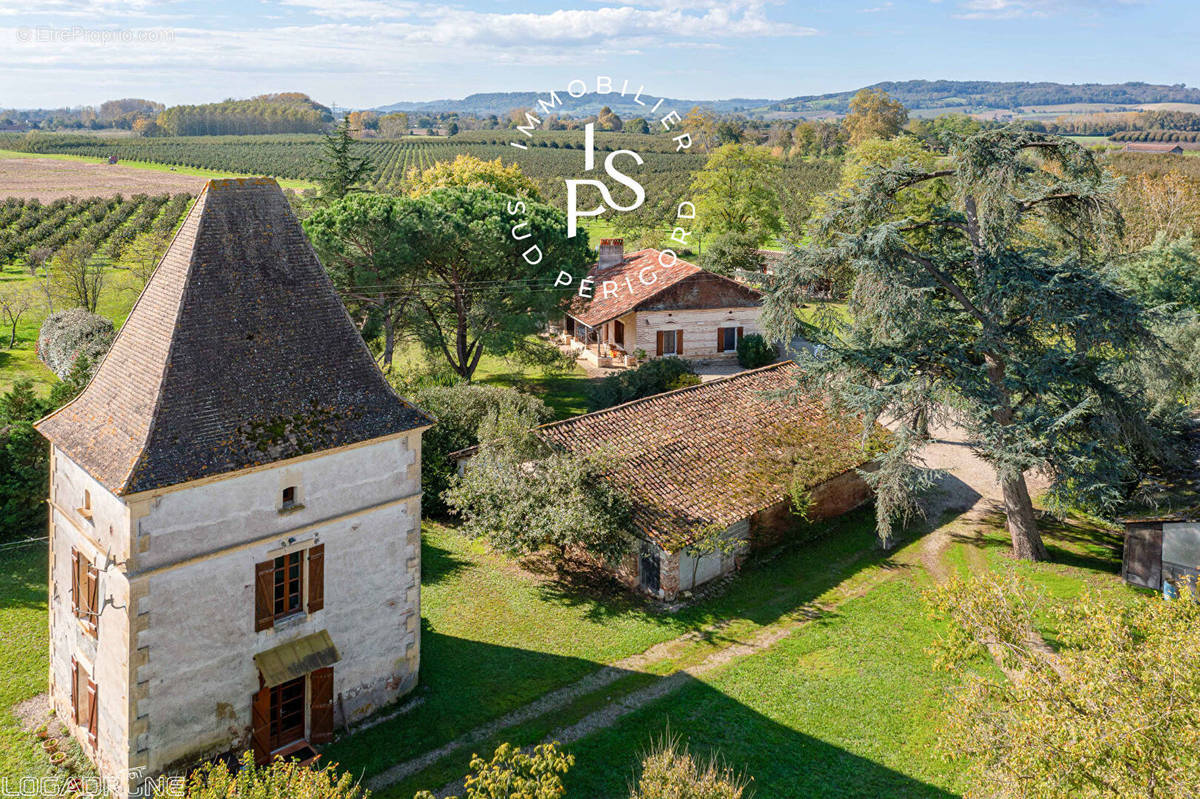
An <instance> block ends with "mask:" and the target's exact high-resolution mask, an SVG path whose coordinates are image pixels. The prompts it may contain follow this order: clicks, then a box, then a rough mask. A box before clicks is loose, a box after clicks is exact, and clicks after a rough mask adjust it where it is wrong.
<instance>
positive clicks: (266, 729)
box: [250, 678, 271, 766]
mask: <svg viewBox="0 0 1200 799" xmlns="http://www.w3.org/2000/svg"><path fill="white" fill-rule="evenodd" d="M260 682H261V678H260ZM250 745H251V747H252V748H253V749H254V762H255V763H257V764H258V765H260V766H262V765H265V764H267V763H268V762H270V760H271V689H270V688H268V687H267V686H266V685H263V686H262V687H261V688H259V690H258V693H256V694H254V696H252V697H251V698H250Z"/></svg>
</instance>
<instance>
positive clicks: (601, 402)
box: [588, 356, 700, 411]
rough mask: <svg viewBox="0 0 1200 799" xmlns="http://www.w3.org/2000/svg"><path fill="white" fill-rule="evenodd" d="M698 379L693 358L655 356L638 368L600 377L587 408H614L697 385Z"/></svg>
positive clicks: (593, 409) (596, 409)
mask: <svg viewBox="0 0 1200 799" xmlns="http://www.w3.org/2000/svg"><path fill="white" fill-rule="evenodd" d="M699 382H700V378H699V377H698V376H697V375H696V370H695V369H694V368H692V364H691V362H690V361H685V360H684V359H683V358H676V357H674V356H672V357H668V358H656V359H654V360H652V361H646V362H645V363H643V364H642V365H641V366H639V367H638V368H636V369H628V370H626V371H624V372H617V373H615V374H611V375H609V376H608V377H606V378H604V379H603V380H601V381H600V384H599V385H598V386H597V387H596V388H595V389H593V390H592V393H591V396H589V397H588V410H592V411H598V410H602V409H604V408H611V407H612V406H614V405H620V404H621V403H622V402H631V401H633V400H635V399H641V398H642V397H649V396H653V395H654V394H661V393H662V392H664V391H670V390H672V389H676V388H682V387H684V386H693V385H697V384H699Z"/></svg>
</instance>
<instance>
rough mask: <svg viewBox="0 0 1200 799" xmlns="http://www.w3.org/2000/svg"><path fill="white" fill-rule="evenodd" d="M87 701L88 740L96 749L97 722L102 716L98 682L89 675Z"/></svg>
mask: <svg viewBox="0 0 1200 799" xmlns="http://www.w3.org/2000/svg"><path fill="white" fill-rule="evenodd" d="M87 703H88V715H87V742H88V746H90V747H92V748H93V749H95V748H96V733H97V727H98V726H99V724H98V723H97V722H98V719H99V717H100V712H99V709H98V708H97V705H98V703H97V702H96V683H94V682H92V678H91V677H88V681H87Z"/></svg>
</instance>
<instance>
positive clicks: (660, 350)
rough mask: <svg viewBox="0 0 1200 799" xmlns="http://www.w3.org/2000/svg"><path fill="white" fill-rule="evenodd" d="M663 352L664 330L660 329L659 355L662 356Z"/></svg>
mask: <svg viewBox="0 0 1200 799" xmlns="http://www.w3.org/2000/svg"><path fill="white" fill-rule="evenodd" d="M662 352H663V332H662V331H661V330H660V331H658V355H659V356H660V357H661V356H662Z"/></svg>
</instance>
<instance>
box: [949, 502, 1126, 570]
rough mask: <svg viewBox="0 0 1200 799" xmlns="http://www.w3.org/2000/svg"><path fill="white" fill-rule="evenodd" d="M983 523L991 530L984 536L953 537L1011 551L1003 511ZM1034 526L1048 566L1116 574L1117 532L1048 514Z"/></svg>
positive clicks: (1119, 546) (1119, 542) (1119, 547)
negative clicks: (1046, 557)
mask: <svg viewBox="0 0 1200 799" xmlns="http://www.w3.org/2000/svg"><path fill="white" fill-rule="evenodd" d="M983 522H984V524H986V525H987V526H988V527H989V528H991V529H989V530H988V531H987V532H986V534H985V535H983V536H978V537H972V536H956V537H955V538H956V540H958V541H960V542H962V543H964V544H968V545H970V546H974V547H978V548H980V549H999V550H1005V551H1009V550H1011V548H1012V542H1011V541H1010V540H1009V538H1008V533H1007V530H1006V527H1005V524H1006V522H1005V516H1004V513H1003V511H992V512H990V513H988V514H987V515H985V516H984V517H983ZM1037 524H1038V529H1039V530H1040V531H1041V534H1042V542H1043V543H1044V544H1045V545H1046V552H1047V554H1049V556H1050V562H1051V563H1057V564H1061V565H1063V566H1072V567H1074V568H1077V569H1086V570H1088V571H1096V572H1106V573H1110V574H1116V573H1118V572H1120V570H1121V552H1122V546H1123V545H1122V538H1121V534H1120V533H1118V532H1116V531H1113V530H1108V529H1105V528H1103V527H1100V526H1098V525H1096V524H1093V523H1091V522H1084V521H1077V520H1074V519H1069V518H1068V519H1059V518H1057V517H1054V516H1051V515H1049V514H1043V515H1042V517H1041V518H1039V519H1038V522H1037Z"/></svg>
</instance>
